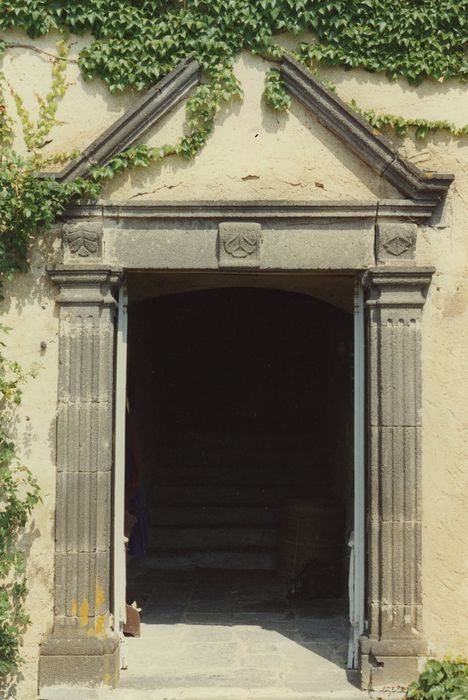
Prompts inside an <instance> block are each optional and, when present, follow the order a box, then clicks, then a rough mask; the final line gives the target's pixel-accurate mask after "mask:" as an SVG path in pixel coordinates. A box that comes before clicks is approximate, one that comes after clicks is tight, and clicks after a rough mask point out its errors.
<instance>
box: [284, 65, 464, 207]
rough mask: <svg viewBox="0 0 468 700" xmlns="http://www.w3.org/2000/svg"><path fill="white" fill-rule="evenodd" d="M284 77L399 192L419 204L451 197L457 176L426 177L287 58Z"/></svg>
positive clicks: (333, 129)
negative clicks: (450, 192)
mask: <svg viewBox="0 0 468 700" xmlns="http://www.w3.org/2000/svg"><path fill="white" fill-rule="evenodd" d="M281 77H282V79H283V81H284V83H285V85H286V88H287V89H288V91H289V92H290V93H291V94H292V95H294V97H296V98H297V99H298V100H299V102H301V103H302V104H303V105H304V106H305V107H306V109H308V110H309V111H310V112H312V113H313V114H314V115H315V116H316V117H317V119H318V120H319V121H320V122H321V123H322V124H323V125H324V126H325V127H326V128H327V129H328V130H329V131H331V132H332V133H334V134H335V135H336V136H337V137H338V138H339V139H340V140H341V141H343V143H344V144H345V145H346V146H348V148H349V149H350V150H351V151H353V153H355V154H356V155H357V156H358V157H359V158H361V160H363V161H364V162H365V163H366V164H367V165H368V166H369V167H370V168H372V170H374V171H375V172H376V173H378V174H379V175H381V176H382V177H383V178H384V179H385V180H388V182H390V183H391V184H392V185H393V186H394V187H396V189H397V190H398V191H399V192H402V193H403V194H404V195H407V196H409V197H411V199H418V200H419V199H422V200H424V199H440V198H442V197H444V196H445V195H446V194H447V191H448V188H449V187H450V184H451V183H452V181H453V179H454V176H453V175H440V174H437V173H433V172H427V173H426V172H423V171H422V170H420V169H419V168H417V167H416V166H415V165H413V164H412V163H410V162H409V161H407V160H405V159H404V158H402V157H401V156H400V155H399V153H398V151H397V150H396V149H395V148H394V147H393V146H392V144H391V143H390V142H389V141H387V140H386V139H385V138H384V137H383V136H381V135H380V134H379V132H377V131H376V129H373V128H372V127H371V126H370V125H369V124H368V123H367V122H366V121H364V119H362V118H361V117H360V116H359V115H357V114H356V113H355V112H354V111H353V110H352V109H350V107H348V105H347V104H345V102H343V100H342V99H340V98H339V97H338V95H337V94H336V93H334V92H332V91H331V90H329V89H328V88H326V87H325V86H324V85H323V83H321V82H319V81H318V80H316V79H315V78H314V77H313V76H312V75H311V73H310V72H309V71H308V70H307V69H306V68H305V67H304V66H302V65H301V64H300V63H298V62H297V61H296V60H294V59H293V58H291V57H290V56H285V57H284V58H283V62H282V65H281Z"/></svg>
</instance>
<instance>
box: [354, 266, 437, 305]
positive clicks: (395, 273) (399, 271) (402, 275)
mask: <svg viewBox="0 0 468 700" xmlns="http://www.w3.org/2000/svg"><path fill="white" fill-rule="evenodd" d="M434 272H435V268H433V267H413V268H411V267H406V266H405V267H387V266H386V267H374V268H370V269H369V270H368V271H367V272H366V274H365V275H364V278H363V284H364V286H365V287H366V288H367V289H368V290H369V298H368V299H367V306H368V307H374V306H380V307H396V308H410V309H414V308H422V307H423V306H424V302H425V300H426V293H427V289H428V287H429V284H430V282H431V278H432V275H433V273H434Z"/></svg>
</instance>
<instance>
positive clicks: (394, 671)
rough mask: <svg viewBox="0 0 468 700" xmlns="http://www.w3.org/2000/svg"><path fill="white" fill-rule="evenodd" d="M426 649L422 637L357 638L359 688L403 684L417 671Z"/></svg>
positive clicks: (367, 688)
mask: <svg viewBox="0 0 468 700" xmlns="http://www.w3.org/2000/svg"><path fill="white" fill-rule="evenodd" d="M426 653H427V648H426V644H425V642H424V640H422V639H388V640H374V639H370V638H369V637H365V636H363V637H361V638H360V639H359V681H360V685H361V688H362V689H363V690H384V689H385V690H391V689H400V688H406V687H407V686H408V685H409V684H410V683H411V682H412V681H414V680H416V679H417V677H418V675H419V659H420V658H421V657H423V656H425V654H426Z"/></svg>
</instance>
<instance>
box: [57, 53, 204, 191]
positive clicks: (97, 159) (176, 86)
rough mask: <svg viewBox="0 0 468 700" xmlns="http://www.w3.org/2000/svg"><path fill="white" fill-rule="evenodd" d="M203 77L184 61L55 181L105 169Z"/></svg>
mask: <svg viewBox="0 0 468 700" xmlns="http://www.w3.org/2000/svg"><path fill="white" fill-rule="evenodd" d="M200 75H201V68H200V65H199V63H198V62H197V61H196V60H195V59H194V58H186V59H184V60H183V61H181V62H180V63H179V65H178V66H176V68H175V69H174V70H173V71H171V72H170V73H168V75H166V76H165V77H164V78H163V79H162V80H160V81H159V82H157V83H156V84H155V85H153V86H152V87H150V88H149V89H148V90H147V91H146V92H145V93H144V94H143V96H142V97H140V99H138V100H137V101H136V102H135V104H134V105H133V106H132V107H131V108H130V109H129V110H127V111H126V112H125V114H123V115H122V116H121V117H120V119H117V120H116V121H115V122H114V123H113V124H112V125H111V126H110V127H109V128H108V129H106V131H104V133H103V134H101V135H100V136H99V137H98V138H97V139H95V140H94V141H93V142H92V143H91V144H90V145H89V146H88V147H87V148H85V149H84V151H83V153H81V154H80V155H79V156H78V158H75V160H73V161H71V163H69V164H68V165H66V166H65V167H64V168H63V170H61V171H60V172H59V173H57V174H56V175H55V178H56V179H57V180H59V182H70V181H71V180H73V179H74V178H75V177H85V176H86V175H87V174H88V173H89V171H90V170H91V168H92V167H93V166H95V165H105V164H106V163H107V162H108V161H109V160H110V159H111V158H112V156H114V155H116V154H117V153H120V152H121V151H124V150H125V149H126V148H129V147H130V146H131V145H132V144H134V143H135V142H136V141H137V140H138V139H139V138H140V137H141V136H143V134H145V133H146V132H147V131H148V129H150V128H151V127H152V126H154V124H156V122H157V121H158V120H159V119H161V118H162V117H164V116H165V115H166V114H167V113H168V112H169V111H170V110H171V109H172V108H173V107H174V106H175V105H176V104H177V103H178V102H179V101H180V100H181V99H182V98H183V97H185V96H186V95H187V93H188V92H190V90H191V89H192V88H193V87H194V86H195V85H197V84H198V83H199V81H200Z"/></svg>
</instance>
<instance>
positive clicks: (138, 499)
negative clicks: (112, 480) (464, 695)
mask: <svg viewBox="0 0 468 700" xmlns="http://www.w3.org/2000/svg"><path fill="white" fill-rule="evenodd" d="M276 281H277V282H278V281H279V280H276ZM255 283H257V285H259V284H261V285H262V287H261V288H255ZM282 284H283V286H285V287H287V288H289V290H288V291H284V290H281V289H280V290H278V289H275V288H274V286H275V278H274V277H273V278H272V279H269V280H268V279H265V278H263V279H262V278H260V277H259V276H252V275H251V274H250V275H247V276H246V275H244V276H240V275H227V276H226V275H211V276H210V275H208V276H207V275H197V276H194V275H167V274H166V275H164V274H160V275H151V274H146V275H142V274H141V273H140V274H138V273H132V274H129V275H128V290H129V299H128V302H129V305H128V308H129V315H128V316H129V333H128V405H129V413H128V416H127V442H128V446H129V449H127V460H128V462H130V464H133V469H131V472H130V473H128V474H127V495H128V496H130V497H131V498H132V499H133V501H132V504H131V505H130V504H128V498H127V505H128V507H129V509H131V510H133V514H134V515H135V516H136V517H137V518H138V520H139V521H138V522H137V524H136V526H135V529H134V530H133V535H132V537H131V542H130V549H131V551H132V552H133V556H130V558H129V561H128V601H127V602H132V600H133V599H136V601H137V603H138V605H139V606H141V607H142V637H141V638H140V639H131V638H130V639H128V640H127V643H126V653H127V659H128V663H129V668H128V670H126V671H123V672H122V675H121V684H120V685H121V688H122V691H118V693H117V696H116V697H118V696H120V694H121V693H122V692H123V689H125V692H130V691H131V689H133V691H136V690H145V689H146V690H149V689H150V688H160V689H162V688H165V689H166V690H165V692H166V693H168V694H169V696H170V697H179V694H180V696H181V697H183V695H184V693H186V692H190V693H192V694H193V693H195V694H196V693H197V692H198V693H201V694H202V695H203V692H204V689H206V688H208V689H209V692H211V693H213V692H217V693H218V694H219V697H228V696H229V697H231V695H232V693H233V692H234V693H235V692H240V693H241V694H242V692H243V693H244V694H245V693H246V692H247V693H249V694H252V697H254V696H255V695H257V694H258V693H260V694H262V693H263V694H264V693H265V692H266V691H267V690H269V691H271V692H272V693H274V694H275V693H276V694H277V693H278V692H283V693H286V694H291V693H292V694H294V693H295V692H296V693H300V692H304V691H305V690H309V691H311V690H314V689H316V690H317V691H318V692H321V691H323V689H324V688H329V689H330V690H331V689H333V690H344V691H346V692H348V693H349V694H350V697H351V695H352V694H353V693H357V691H356V686H353V685H352V682H351V680H350V679H354V681H355V682H356V681H357V673H356V672H355V673H354V675H353V674H351V676H350V674H349V673H348V672H347V670H346V667H347V662H348V647H349V639H350V624H349V609H348V585H347V584H348V561H349V549H348V546H347V541H348V538H349V535H350V532H351V530H352V529H353V395H352V394H353V392H352V383H353V376H352V370H353V313H352V312H353V278H352V277H351V276H344V277H341V278H340V277H336V278H334V279H332V278H330V277H328V278H325V279H323V278H322V279H321V280H320V279H319V278H318V277H314V278H310V277H309V278H308V277H307V276H302V277H300V278H298V279H297V280H294V278H293V277H292V278H291V276H289V279H288V278H286V277H284V278H283V279H282ZM178 285H179V286H178ZM211 285H212V286H213V287H214V288H211V289H210V288H209V287H210V286H211ZM218 285H220V286H221V288H219V287H218V288H216V287H217V286H218ZM228 285H231V286H228ZM250 285H253V286H250ZM223 286H224V288H222V287H223ZM295 288H296V289H297V288H299V289H300V290H301V293H298V292H297V291H291V290H294V289H295ZM187 289H191V291H184V290H187ZM327 289H328V290H329V289H333V290H334V293H333V294H330V292H328V294H327ZM168 290H169V291H172V292H176V293H172V294H167V291H168ZM161 291H162V295H161ZM314 291H315V293H316V294H317V295H318V297H319V298H316V297H314V296H313V293H314ZM165 292H166V293H165ZM304 292H305V293H304ZM330 296H331V297H332V301H333V302H334V303H332V304H330V303H328V302H329V300H330ZM320 297H321V298H320ZM325 299H326V300H327V301H325ZM298 498H300V499H302V500H303V501H304V503H307V502H308V501H310V502H311V503H312V504H313V505H314V506H316V504H317V503H318V504H319V505H320V504H321V503H322V502H325V501H324V499H327V502H328V503H329V504H330V505H329V508H330V511H331V512H334V510H333V509H335V508H336V518H337V519H339V520H340V523H339V525H338V524H337V525H336V526H334V525H333V526H332V531H333V532H332V533H328V537H329V538H330V542H328V541H327V540H324V541H323V546H324V547H325V549H324V552H325V558H326V559H327V557H328V560H329V559H330V552H331V549H330V547H333V546H335V547H336V545H337V531H339V534H338V545H339V551H336V552H333V553H332V554H331V556H332V559H333V557H334V558H335V559H334V560H333V562H332V566H333V572H332V571H331V568H330V570H329V571H321V572H320V571H319V570H317V571H314V570H312V571H311V570H310V569H309V572H308V575H309V577H311V578H312V579H313V581H311V584H312V583H313V584H314V585H315V586H320V585H321V586H322V588H321V589H317V590H313V591H312V590H304V591H302V592H301V593H300V594H299V595H298V597H297V598H295V599H294V598H293V599H288V597H287V595H288V591H289V589H290V583H291V581H292V577H291V576H288V575H287V574H286V573H285V570H284V569H285V566H286V564H289V565H291V562H290V561H289V562H286V563H285V562H284V561H283V562H281V552H282V553H283V555H284V552H285V551H286V553H287V554H290V555H291V556H292V555H293V552H292V549H291V547H292V544H291V543H289V544H288V545H286V550H285V544H284V542H283V544H282V543H281V542H280V541H279V540H280V539H281V537H282V536H283V537H284V536H285V534H286V533H284V532H282V527H281V512H282V510H284V508H285V507H286V506H287V504H288V503H289V502H291V500H292V499H293V500H297V499H298ZM322 518H324V519H326V520H327V522H328V519H329V518H330V515H329V514H328V513H327V512H326V510H324V511H323V513H322ZM283 527H284V526H283ZM309 528H310V525H309ZM310 534H311V533H309V535H310ZM312 536H313V537H314V538H317V537H319V538H320V537H321V536H322V537H323V528H322V526H321V524H320V523H319V524H318V526H317V529H316V531H315V532H314V533H312ZM303 546H304V542H303V543H302V544H299V548H298V549H297V548H296V550H295V552H294V556H296V557H298V558H299V560H301V557H303V556H304V555H303V554H302V551H301V547H303ZM321 546H322V545H321ZM327 547H328V549H327ZM321 556H322V557H323V552H322V553H321ZM321 563H323V562H318V561H317V562H314V563H313V567H315V568H317V567H319V566H320V564H321ZM329 566H330V564H329ZM302 568H303V565H302V564H297V565H295V566H294V570H295V571H296V573H297V572H299V571H300V570H302ZM337 578H338V580H337ZM187 688H190V691H187ZM161 692H162V691H161ZM358 696H360V694H359V693H357V694H356V697H358Z"/></svg>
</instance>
